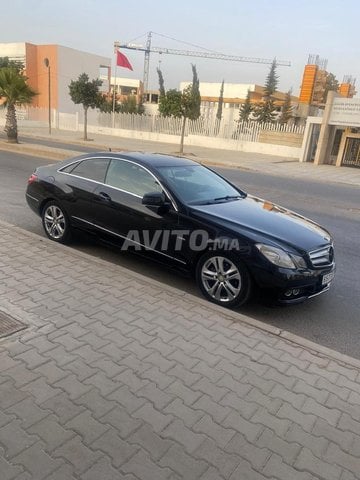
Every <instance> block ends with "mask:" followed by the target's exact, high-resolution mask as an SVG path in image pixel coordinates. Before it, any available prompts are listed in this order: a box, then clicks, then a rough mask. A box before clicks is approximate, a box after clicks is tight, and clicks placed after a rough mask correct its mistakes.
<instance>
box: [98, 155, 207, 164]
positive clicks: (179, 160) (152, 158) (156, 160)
mask: <svg viewBox="0 0 360 480" xmlns="http://www.w3.org/2000/svg"><path fill="white" fill-rule="evenodd" d="M107 155H109V156H110V155H111V157H112V158H123V159H125V160H134V161H135V162H137V163H139V164H142V165H144V166H149V167H165V166H166V167H168V166H180V165H198V163H197V162H194V161H193V160H190V159H189V158H185V157H180V156H175V155H166V154H162V153H148V152H110V154H109V152H107Z"/></svg>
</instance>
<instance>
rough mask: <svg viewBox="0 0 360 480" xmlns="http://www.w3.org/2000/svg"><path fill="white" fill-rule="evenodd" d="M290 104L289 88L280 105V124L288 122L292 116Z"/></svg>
mask: <svg viewBox="0 0 360 480" xmlns="http://www.w3.org/2000/svg"><path fill="white" fill-rule="evenodd" d="M292 109H293V107H292V105H291V90H289V91H288V92H286V94H285V99H284V103H283V106H282V107H281V116H280V119H279V122H280V123H282V124H285V123H288V121H289V120H290V118H291V117H292Z"/></svg>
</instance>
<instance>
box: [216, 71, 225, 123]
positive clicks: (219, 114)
mask: <svg viewBox="0 0 360 480" xmlns="http://www.w3.org/2000/svg"><path fill="white" fill-rule="evenodd" d="M223 105H224V80H223V81H222V83H221V87H220V93H219V100H218V108H217V112H216V118H217V119H218V120H219V121H220V120H221V118H222V110H223Z"/></svg>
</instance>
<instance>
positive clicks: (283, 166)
mask: <svg viewBox="0 0 360 480" xmlns="http://www.w3.org/2000/svg"><path fill="white" fill-rule="evenodd" d="M21 135H28V136H32V137H35V138H36V137H37V138H39V139H52V140H56V141H59V142H66V143H70V144H74V150H76V145H82V146H87V147H93V148H96V149H98V150H109V148H112V149H113V150H144V151H151V152H158V153H175V152H176V151H177V150H178V145H175V144H168V143H160V142H150V141H142V140H136V139H131V138H122V137H115V136H109V135H100V134H89V137H90V138H91V139H92V141H90V142H84V141H83V140H81V135H82V132H70V131H66V130H53V132H52V134H51V137H50V135H49V133H48V131H47V129H46V128H41V127H37V128H26V127H25V128H24V127H22V128H21V131H20V138H21ZM68 155H69V156H71V154H69V153H68ZM184 155H185V156H186V155H189V156H190V158H193V159H194V160H197V161H200V162H204V163H206V164H208V165H217V166H223V167H232V168H242V169H246V170H254V171H258V172H261V173H265V174H272V175H276V176H280V177H291V178H294V177H296V178H300V179H304V180H316V181H322V182H327V183H344V184H348V185H355V186H360V169H357V168H349V167H341V168H337V167H335V166H333V165H319V166H315V165H313V164H312V163H300V162H298V161H297V160H294V159H291V158H286V157H278V156H272V155H264V154H257V153H246V152H237V151H232V150H218V149H213V148H203V147H195V146H191V147H187V146H186V139H185V153H184Z"/></svg>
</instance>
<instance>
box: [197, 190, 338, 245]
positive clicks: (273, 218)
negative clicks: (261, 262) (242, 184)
mask: <svg viewBox="0 0 360 480" xmlns="http://www.w3.org/2000/svg"><path fill="white" fill-rule="evenodd" d="M191 212H192V213H191V215H192V216H194V217H196V218H198V219H203V220H208V221H212V222H213V223H216V224H217V225H218V226H220V227H223V228H225V229H230V230H232V231H233V232H234V233H238V234H242V235H245V236H248V237H251V238H252V239H253V240H255V241H264V239H261V238H259V236H260V237H264V236H265V237H267V238H268V239H269V240H271V241H272V242H274V243H276V244H278V243H279V242H281V243H282V244H284V243H285V244H286V245H288V246H290V247H293V248H296V249H297V250H301V251H309V250H312V249H315V248H318V247H321V246H322V245H324V244H327V243H329V241H330V234H329V232H327V231H326V230H325V229H324V228H322V227H320V226H319V225H318V224H317V223H315V222H313V221H311V220H309V219H307V218H305V217H303V216H301V215H299V214H297V213H295V212H292V211H290V210H287V209H286V208H283V207H280V206H279V205H275V204H273V203H271V202H268V201H266V200H262V199H260V198H257V197H253V196H251V195H248V196H247V197H245V198H242V199H239V200H236V201H228V202H221V203H215V204H210V205H196V206H195V205H193V206H191Z"/></svg>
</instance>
